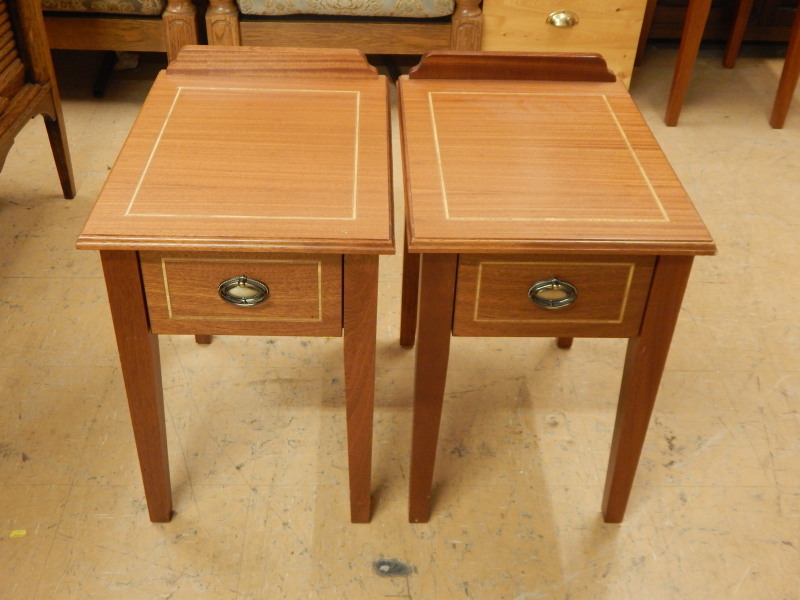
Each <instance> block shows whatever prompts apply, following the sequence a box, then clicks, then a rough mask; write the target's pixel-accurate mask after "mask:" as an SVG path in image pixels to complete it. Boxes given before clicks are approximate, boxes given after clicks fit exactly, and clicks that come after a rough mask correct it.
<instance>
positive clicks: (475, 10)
mask: <svg viewBox="0 0 800 600" xmlns="http://www.w3.org/2000/svg"><path fill="white" fill-rule="evenodd" d="M482 35H483V19H482V15H481V8H480V0H456V8H455V10H454V11H453V29H452V33H451V34H450V49H451V50H480V49H481V37H482Z"/></svg>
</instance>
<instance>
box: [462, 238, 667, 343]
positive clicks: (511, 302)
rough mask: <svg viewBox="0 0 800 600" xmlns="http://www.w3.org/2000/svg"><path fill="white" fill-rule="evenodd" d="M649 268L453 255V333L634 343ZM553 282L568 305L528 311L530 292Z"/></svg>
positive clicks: (646, 261)
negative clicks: (617, 339)
mask: <svg viewBox="0 0 800 600" xmlns="http://www.w3.org/2000/svg"><path fill="white" fill-rule="evenodd" d="M654 264H655V259H654V258H653V257H618V256H614V257H597V256H560V257H554V256H531V255H524V256H519V255H474V254H473V255H461V256H460V257H459V263H458V283H457V287H456V302H455V316H454V320H453V334H454V335H488V336H491V335H497V336H540V335H545V336H549V335H554V336H564V337H632V336H635V335H636V334H637V333H638V331H639V324H640V322H641V318H642V312H643V310H644V305H645V302H646V301H647V294H648V290H649V288H650V279H651V277H652V273H653V265H654ZM554 279H555V280H558V281H561V282H566V284H569V286H572V287H573V288H574V291H575V294H574V299H573V300H572V301H571V303H568V304H566V305H565V306H561V307H559V308H545V307H542V306H539V305H537V304H535V303H534V301H533V300H532V299H531V297H530V295H529V294H530V292H531V290H532V286H534V285H535V284H537V283H541V282H549V281H551V280H554ZM542 287H543V288H548V287H550V286H549V285H547V284H546V283H543V285H542ZM563 288H564V289H568V286H567V285H564V286H563ZM541 295H543V296H547V295H548V292H547V291H544V292H542V293H541ZM564 295H567V294H566V293H565V294H564ZM566 302H570V300H569V299H567V300H565V303H566Z"/></svg>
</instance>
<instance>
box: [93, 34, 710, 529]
mask: <svg viewBox="0 0 800 600" xmlns="http://www.w3.org/2000/svg"><path fill="white" fill-rule="evenodd" d="M398 87H399V102H398V106H399V114H400V119H401V130H402V140H403V147H402V156H403V166H404V172H405V189H406V229H405V231H406V239H405V254H404V267H403V301H402V309H401V313H402V314H401V343H402V344H403V345H413V344H414V343H415V342H416V376H415V388H414V426H413V444H412V458H411V491H410V512H409V517H410V520H411V521H412V522H424V521H427V520H428V518H429V516H430V491H431V484H432V478H433V469H434V460H435V454H436V446H437V439H438V430H439V422H440V416H441V410H442V400H443V395H444V387H445V378H446V371H447V362H448V354H449V343H450V336H451V335H470V336H484V335H491V336H553V337H556V338H557V339H558V345H559V346H561V347H569V345H570V344H571V340H572V338H573V337H626V338H629V343H628V352H627V356H626V360H625V365H624V374H623V379H622V390H621V394H620V401H619V407H618V412H617V420H616V425H615V429H614V436H613V442H612V446H611V458H610V462H609V470H608V476H607V481H606V491H605V498H604V500H603V514H604V518H605V520H606V521H608V522H619V521H621V520H622V518H623V514H624V512H625V507H626V504H627V500H628V497H629V494H630V490H631V486H632V483H633V477H634V474H635V471H636V466H637V463H638V459H639V454H640V452H641V449H642V445H643V443H644V438H645V434H646V430H647V426H648V422H649V418H650V414H651V411H652V407H653V403H654V401H655V398H656V394H657V390H658V386H659V382H660V378H661V374H662V371H663V368H664V363H665V361H666V357H667V352H668V350H669V345H670V341H671V337H672V332H673V330H674V326H675V322H676V320H677V317H678V312H679V309H680V305H681V301H682V297H683V292H684V289H685V286H686V282H687V279H688V277H689V272H690V269H691V265H692V260H693V257H694V256H695V255H702V254H713V253H714V251H715V248H714V243H713V241H712V240H711V237H710V236H709V234H708V232H707V230H706V228H705V226H704V225H703V223H702V221H701V220H700V218H699V216H698V215H697V213H696V212H695V209H694V207H693V205H692V203H691V201H690V200H689V198H688V197H687V196H686V194H685V192H684V191H683V188H682V187H681V185H680V183H679V182H678V180H677V178H676V176H675V174H674V173H673V171H672V169H671V168H670V166H669V163H668V162H667V160H666V158H665V157H664V155H663V154H662V152H661V151H660V149H659V147H658V145H657V143H656V141H655V140H654V138H653V136H652V134H651V133H650V131H649V129H648V128H647V125H646V124H645V122H644V120H643V119H642V117H641V116H640V114H639V113H638V111H637V110H636V107H635V106H634V104H633V101H632V100H631V98H630V97H629V95H628V93H627V91H626V90H625V88H624V86H623V85H622V84H621V83H619V82H616V81H615V80H614V76H613V75H612V74H611V73H610V72H609V71H608V69H607V68H606V65H605V62H604V61H603V60H602V58H600V57H599V56H597V55H581V56H578V55H533V54H510V53H451V52H440V53H431V54H430V55H427V56H426V57H424V59H423V61H422V63H421V64H420V65H419V66H417V67H416V68H415V69H414V70H412V72H411V73H410V74H409V75H408V76H404V77H402V78H401V80H400V82H399V86H398ZM389 140H390V119H389V106H388V94H387V82H386V80H385V78H384V77H382V76H379V75H378V74H377V72H376V71H375V69H374V68H373V67H371V66H370V65H369V64H368V63H367V62H366V60H365V59H364V57H363V56H362V55H361V54H359V53H358V52H356V51H342V50H318V49H314V50H303V49H264V48H250V47H233V48H214V47H200V46H198V47H188V48H186V49H184V50H183V51H182V53H181V54H180V55H179V56H178V58H177V59H176V60H175V61H173V62H172V63H171V64H170V65H169V67H168V68H167V69H166V70H165V71H164V72H162V73H161V74H160V75H159V76H158V78H157V79H156V81H155V83H154V85H153V88H152V90H151V92H150V94H149V95H148V97H147V99H146V100H145V102H144V105H143V107H142V110H141V113H140V115H139V117H138V119H137V120H136V123H135V124H134V126H133V128H132V130H131V132H130V135H129V137H128V139H127V141H126V142H125V145H124V146H123V148H122V151H121V152H120V155H119V157H118V159H117V161H116V163H115V165H114V167H113V169H112V171H111V173H110V175H109V177H108V181H107V182H106V185H105V187H104V188H103V191H102V192H101V194H100V197H99V199H98V201H97V203H96V205H95V207H94V209H93V211H92V213H91V215H90V217H89V219H88V221H87V223H86V226H85V228H84V230H83V232H82V233H81V235H80V237H79V239H78V244H77V245H78V248H81V249H92V250H99V251H100V255H101V259H102V265H103V271H104V275H105V279H106V285H107V289H108V296H109V302H110V306H111V314H112V318H113V322H114V328H115V332H116V337H117V345H118V348H119V355H120V361H121V365H122V373H123V377H124V380H125V387H126V392H127V396H128V403H129V408H130V414H131V420H132V423H133V430H134V436H135V440H136V447H137V451H138V455H139V463H140V467H141V471H142V477H143V481H144V488H145V495H146V498H147V506H148V511H149V515H150V519H151V520H152V521H155V522H164V521H169V520H170V518H171V516H172V500H171V491H170V478H169V464H168V460H167V439H166V428H165V421H164V403H163V395H162V385H161V369H160V362H159V351H158V334H191V335H195V336H196V339H197V341H198V342H200V343H207V342H209V341H210V339H211V336H212V335H217V334H227V335H321V336H342V337H343V342H344V343H343V348H344V371H345V396H346V410H347V446H348V459H349V477H350V510H351V519H352V521H353V522H367V521H369V519H370V485H371V484H370V474H371V456H372V421H373V399H374V381H375V350H376V342H375V328H376V318H377V296H378V256H379V255H380V254H391V253H393V252H394V238H393V218H392V215H393V211H392V197H391V150H390V143H389Z"/></svg>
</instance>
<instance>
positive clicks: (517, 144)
mask: <svg viewBox="0 0 800 600" xmlns="http://www.w3.org/2000/svg"><path fill="white" fill-rule="evenodd" d="M400 94H401V96H400V106H401V124H402V129H403V137H402V139H403V144H404V146H403V159H404V164H405V173H406V189H407V196H406V202H407V216H408V222H407V228H408V231H409V233H410V238H409V249H410V251H412V252H420V251H425V252H453V251H465V252H469V251H473V252H566V253H585V252H587V251H590V252H602V253H621V254H630V253H637V254H640V253H645V254H671V253H676V254H711V253H713V252H714V244H713V242H712V240H711V237H710V235H709V233H708V231H707V230H706V228H705V226H704V224H703V222H702V220H701V219H700V217H699V216H698V214H697V212H696V211H695V209H694V206H693V204H692V202H691V201H690V200H689V198H688V196H687V195H686V192H685V191H684V189H683V187H682V186H681V183H680V181H679V180H678V178H677V177H676V175H675V173H674V171H673V170H672V167H671V166H670V164H669V162H668V161H667V159H666V157H665V156H664V155H663V153H662V152H661V150H660V148H659V146H658V143H657V142H656V140H655V138H654V137H653V135H652V133H651V132H650V130H649V128H648V127H647V125H646V123H645V122H644V119H643V118H642V116H641V115H640V114H639V112H638V110H637V108H636V106H635V105H634V104H633V101H632V100H631V99H630V97H629V96H628V94H627V92H626V90H625V88H624V86H622V84H620V83H598V82H552V81H509V82H506V81H486V80H481V81H448V80H425V79H405V78H403V79H401V81H400Z"/></svg>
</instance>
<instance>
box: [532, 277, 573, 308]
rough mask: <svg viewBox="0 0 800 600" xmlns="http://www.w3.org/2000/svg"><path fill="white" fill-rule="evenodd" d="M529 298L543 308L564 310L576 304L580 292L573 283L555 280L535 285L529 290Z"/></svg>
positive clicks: (539, 282)
mask: <svg viewBox="0 0 800 600" xmlns="http://www.w3.org/2000/svg"><path fill="white" fill-rule="evenodd" d="M528 297H529V298H530V299H531V302H533V303H534V304H535V305H536V306H541V307H542V308H549V309H555V308H564V307H565V306H569V305H570V304H572V303H573V302H575V298H577V297H578V290H577V289H576V288H575V286H574V285H572V284H571V283H567V282H566V281H561V280H560V279H555V278H553V279H546V280H544V281H537V282H536V283H534V284H533V285H532V286H531V287H530V289H528Z"/></svg>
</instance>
